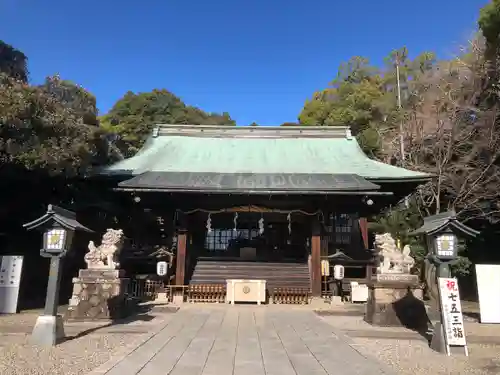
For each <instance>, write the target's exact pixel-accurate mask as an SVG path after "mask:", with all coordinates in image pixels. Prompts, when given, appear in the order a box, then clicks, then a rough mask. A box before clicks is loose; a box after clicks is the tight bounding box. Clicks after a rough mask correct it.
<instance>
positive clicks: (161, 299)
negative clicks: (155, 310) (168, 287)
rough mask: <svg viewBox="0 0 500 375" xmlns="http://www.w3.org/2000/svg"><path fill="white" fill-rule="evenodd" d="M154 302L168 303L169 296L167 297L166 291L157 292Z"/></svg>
mask: <svg viewBox="0 0 500 375" xmlns="http://www.w3.org/2000/svg"><path fill="white" fill-rule="evenodd" d="M155 302H158V303H169V302H170V301H169V298H168V293H166V292H160V293H158V296H157V297H156V298H155Z"/></svg>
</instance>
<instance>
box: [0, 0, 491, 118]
mask: <svg viewBox="0 0 500 375" xmlns="http://www.w3.org/2000/svg"><path fill="white" fill-rule="evenodd" d="M486 3H487V0H421V1H419V2H414V1H401V0H378V1H375V0H349V1H334V0H317V1H310V2H307V1H298V0H233V1H230V0H212V1H202V0H197V1H195V0H156V1H153V0H143V1H137V0H136V1H131V0H122V1H116V0H115V1H112V0H100V1H97V0H87V1H85V2H80V1H67V0H65V1H63V0H46V1H41V0H2V1H1V2H0V14H1V16H2V17H1V18H2V22H1V23H0V38H2V39H3V40H4V41H6V42H7V43H9V44H12V45H13V46H15V47H16V48H18V49H20V50H22V51H23V52H24V53H25V54H26V55H27V56H28V58H29V69H30V72H31V79H32V81H33V82H34V83H37V82H40V81H42V80H43V78H44V77H45V76H47V75H51V74H54V73H59V74H60V75H61V76H62V77H63V78H65V79H70V80H73V81H75V82H77V83H79V84H81V85H83V86H84V87H85V88H86V89H88V90H90V91H91V92H92V93H93V94H94V95H96V97H97V101H98V106H99V109H100V111H101V113H105V112H106V111H107V110H108V109H109V108H110V107H111V106H112V105H113V103H114V102H115V101H116V100H117V99H119V98H120V97H121V96H122V95H123V94H124V93H125V92H126V91H128V90H131V91H135V92H140V91H149V90H151V89H153V88H166V89H168V90H170V91H172V92H173V93H175V94H176V95H178V96H180V97H181V98H182V99H183V100H184V101H185V102H186V103H187V104H192V105H196V106H199V107H200V108H202V109H204V110H206V111H218V112H222V111H227V112H229V113H230V114H231V116H232V117H233V118H235V119H236V121H237V122H238V124H241V125H245V124H249V123H251V122H252V121H255V122H257V123H258V124H260V125H279V124H281V123H283V122H286V121H295V120H296V118H297V115H298V113H299V112H300V110H301V109H302V106H303V104H304V101H305V100H306V99H307V98H309V97H310V96H311V95H312V93H313V92H314V91H315V90H318V89H321V88H323V87H324V86H326V85H327V83H328V82H329V81H330V80H331V79H332V78H334V76H335V74H336V71H337V68H338V65H339V64H340V63H341V62H342V61H345V60H347V59H348V58H349V57H351V56H353V55H363V56H366V57H369V58H370V59H371V60H372V61H373V62H374V63H377V64H379V63H381V62H382V59H383V57H384V56H385V55H387V54H388V53H389V52H390V51H391V50H392V49H394V48H398V47H401V46H403V45H406V46H407V47H408V48H409V50H410V54H411V55H416V54H418V53H420V52H422V51H426V50H432V51H435V52H437V53H438V55H439V56H441V57H450V56H452V55H453V54H455V53H456V52H457V51H458V49H459V46H460V45H461V44H463V43H464V42H466V40H467V38H468V37H470V36H471V35H472V33H473V32H474V30H475V28H476V19H477V16H478V13H479V9H480V7H482V6H483V5H484V4H486Z"/></svg>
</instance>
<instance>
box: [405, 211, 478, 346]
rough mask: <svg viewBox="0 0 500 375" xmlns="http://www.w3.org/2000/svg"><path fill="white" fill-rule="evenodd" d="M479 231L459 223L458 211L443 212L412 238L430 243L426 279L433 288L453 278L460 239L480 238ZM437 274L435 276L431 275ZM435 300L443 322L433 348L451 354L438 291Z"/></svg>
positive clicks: (426, 221) (437, 326)
mask: <svg viewBox="0 0 500 375" xmlns="http://www.w3.org/2000/svg"><path fill="white" fill-rule="evenodd" d="M478 234H479V232H478V231H476V230H474V229H472V228H470V227H468V226H467V225H465V224H463V223H461V222H460V221H458V219H457V217H456V214H455V212H454V211H449V212H443V213H440V214H438V215H433V216H429V217H426V218H425V219H424V224H423V225H422V226H421V227H420V228H419V229H417V230H415V231H414V232H411V233H410V235H415V236H416V235H422V236H424V237H425V240H426V243H427V253H428V254H427V261H428V263H429V266H430V267H429V268H430V269H428V270H427V271H426V274H427V276H426V279H427V283H428V284H430V285H428V286H429V288H431V289H432V286H433V284H434V283H435V285H438V280H439V278H449V277H451V271H450V265H451V264H452V263H453V262H454V261H455V260H456V259H457V257H458V239H459V237H469V238H470V237H476V236H477V235H478ZM431 269H433V270H435V275H434V273H433V272H431ZM431 294H435V295H434V297H435V298H437V299H438V309H439V317H440V319H439V322H437V323H436V324H435V325H434V329H433V333H432V340H431V348H432V349H434V350H435V351H438V352H440V353H447V348H446V346H447V345H446V338H445V332H444V328H443V312H442V311H441V308H440V298H441V296H440V292H439V287H437V292H436V293H431Z"/></svg>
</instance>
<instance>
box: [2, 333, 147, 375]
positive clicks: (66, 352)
mask: <svg viewBox="0 0 500 375" xmlns="http://www.w3.org/2000/svg"><path fill="white" fill-rule="evenodd" d="M147 335H148V334H145V333H143V334H133V335H131V334H116V333H113V334H97V333H96V334H89V335H86V336H83V337H79V338H76V339H73V340H70V341H66V342H64V343H62V344H60V345H58V346H56V347H54V348H41V347H36V346H33V345H30V344H29V342H28V336H27V335H20V334H18V335H2V336H1V341H2V343H3V342H5V341H8V343H7V344H6V345H2V347H1V348H0V374H2V375H60V374H61V375H62V374H64V375H80V374H85V373H87V372H89V371H90V370H92V369H94V368H95V367H97V366H99V365H101V364H102V363H104V362H106V361H108V360H109V359H110V358H111V355H112V354H113V352H114V351H115V350H116V349H118V348H121V347H123V346H125V345H127V346H128V345H134V344H137V343H138V342H139V341H141V339H144V338H145V337H146V336H147ZM5 339H6V340H5ZM4 340H5V341H4Z"/></svg>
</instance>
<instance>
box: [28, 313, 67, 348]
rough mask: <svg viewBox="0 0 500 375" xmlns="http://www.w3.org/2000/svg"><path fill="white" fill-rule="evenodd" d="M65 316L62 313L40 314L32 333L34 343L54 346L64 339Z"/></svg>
mask: <svg viewBox="0 0 500 375" xmlns="http://www.w3.org/2000/svg"><path fill="white" fill-rule="evenodd" d="M64 337H65V334H64V325H63V318H62V316H60V315H56V316H52V315H40V316H39V317H38V318H37V319H36V323H35V327H33V332H32V333H31V339H30V341H31V343H32V344H34V345H43V346H54V345H56V344H58V343H59V342H60V341H61V340H62V339H64Z"/></svg>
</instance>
